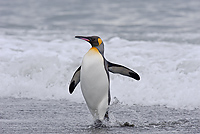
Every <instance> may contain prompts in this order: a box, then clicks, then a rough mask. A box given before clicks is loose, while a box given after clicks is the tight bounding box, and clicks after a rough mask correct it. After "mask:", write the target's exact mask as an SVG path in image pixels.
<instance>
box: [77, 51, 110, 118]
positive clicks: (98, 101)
mask: <svg viewBox="0 0 200 134" xmlns="http://www.w3.org/2000/svg"><path fill="white" fill-rule="evenodd" d="M80 80H81V90H82V93H83V96H84V98H85V100H86V103H87V105H88V107H89V109H90V111H91V113H92V111H95V110H97V111H101V110H103V111H105V110H106V109H107V107H108V88H109V79H108V76H107V73H106V70H105V67H104V59H103V57H102V55H101V54H100V53H99V52H98V50H92V49H90V50H89V51H88V53H86V55H85V56H84V57H83V61H82V66H81V75H80ZM103 113H104V112H103ZM104 114H105V113H104Z"/></svg>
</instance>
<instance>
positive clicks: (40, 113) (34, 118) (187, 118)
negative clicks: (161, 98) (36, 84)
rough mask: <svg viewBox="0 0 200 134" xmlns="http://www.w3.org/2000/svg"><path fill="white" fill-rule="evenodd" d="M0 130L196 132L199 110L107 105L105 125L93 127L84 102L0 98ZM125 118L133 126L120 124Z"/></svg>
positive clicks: (13, 131)
mask: <svg viewBox="0 0 200 134" xmlns="http://www.w3.org/2000/svg"><path fill="white" fill-rule="evenodd" d="M0 108H1V111H0V126H1V127H2V128H1V133H3V134H4V133H5V134H10V133H16V134H17V133H20V134H23V133H24V134H25V133H77V134H78V133H102V134H103V133H113V134H114V133H115V134H116V133H199V132H200V129H199V128H200V117H199V114H200V110H199V109H194V110H183V109H173V108H167V107H165V106H140V105H133V106H128V105H123V104H121V103H120V102H119V101H118V100H117V99H115V101H114V102H113V103H112V105H111V106H110V121H109V122H107V123H105V124H106V127H102V128H94V127H93V120H92V116H91V115H90V113H89V111H88V109H87V107H86V104H85V103H76V102H70V101H68V100H35V99H16V98H1V99H0ZM125 122H128V123H129V124H134V127H133V126H120V124H124V123H125Z"/></svg>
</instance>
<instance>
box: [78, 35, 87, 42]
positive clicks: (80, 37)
mask: <svg viewBox="0 0 200 134" xmlns="http://www.w3.org/2000/svg"><path fill="white" fill-rule="evenodd" d="M75 38H78V39H82V40H85V41H87V42H90V41H91V39H90V37H84V36H75Z"/></svg>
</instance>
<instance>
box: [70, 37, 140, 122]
mask: <svg viewBox="0 0 200 134" xmlns="http://www.w3.org/2000/svg"><path fill="white" fill-rule="evenodd" d="M75 38H79V39H82V40H85V41H87V42H89V43H90V44H91V46H92V47H91V48H90V50H89V51H88V52H87V53H86V54H85V55H84V57H83V60H82V64H81V66H80V67H78V69H77V70H76V71H75V73H74V75H73V77H72V79H71V82H70V85H69V92H70V94H72V93H73V91H74V89H75V87H76V86H77V84H78V83H79V82H80V84H81V90H82V94H83V96H84V99H85V101H86V104H87V106H88V109H89V111H90V113H91V114H92V116H93V118H94V121H95V124H101V123H102V121H103V120H104V119H107V120H109V117H108V106H109V105H110V101H111V97H110V79H109V72H112V73H118V74H121V75H125V76H128V77H131V78H134V79H136V80H140V76H139V75H138V74H137V73H136V72H134V71H133V70H131V69H129V68H127V67H124V66H122V65H118V64H114V63H111V62H109V61H107V60H106V59H105V57H104V43H103V41H102V39H101V38H100V37H98V36H87V37H85V36H75Z"/></svg>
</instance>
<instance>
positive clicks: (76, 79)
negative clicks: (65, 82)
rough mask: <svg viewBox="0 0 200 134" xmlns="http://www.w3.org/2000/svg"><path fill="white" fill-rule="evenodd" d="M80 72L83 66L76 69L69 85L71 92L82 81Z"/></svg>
mask: <svg viewBox="0 0 200 134" xmlns="http://www.w3.org/2000/svg"><path fill="white" fill-rule="evenodd" d="M80 72H81V66H80V67H79V68H78V69H77V70H76V71H75V73H74V75H73V77H72V79H71V82H70V85H69V93H70V94H72V93H73V91H74V89H75V87H76V85H77V84H78V83H79V82H80Z"/></svg>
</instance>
